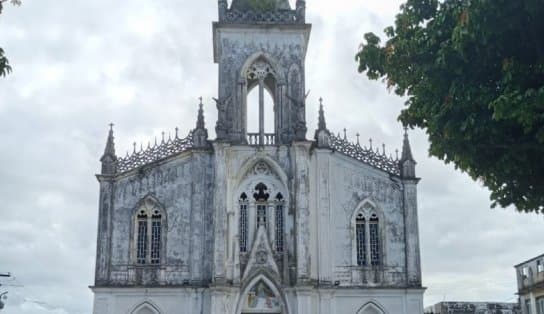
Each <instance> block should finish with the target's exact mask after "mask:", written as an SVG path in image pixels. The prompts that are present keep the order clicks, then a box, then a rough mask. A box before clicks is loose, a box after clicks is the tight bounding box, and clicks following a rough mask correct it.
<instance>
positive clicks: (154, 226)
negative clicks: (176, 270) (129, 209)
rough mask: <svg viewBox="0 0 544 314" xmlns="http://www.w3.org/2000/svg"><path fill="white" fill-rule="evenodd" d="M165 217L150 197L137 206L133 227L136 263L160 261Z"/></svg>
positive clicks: (143, 263)
mask: <svg viewBox="0 0 544 314" xmlns="http://www.w3.org/2000/svg"><path fill="white" fill-rule="evenodd" d="M165 219H166V217H165V215H164V213H163V211H162V210H161V208H160V207H159V206H158V205H157V203H156V202H155V201H154V200H152V199H146V200H144V201H143V202H142V204H141V206H140V207H139V208H138V211H137V213H136V225H135V228H134V231H135V236H134V239H135V242H136V243H135V251H136V263H137V264H139V265H146V264H151V265H158V264H160V263H161V258H162V251H163V241H164V236H163V234H164V225H165V224H164V221H165Z"/></svg>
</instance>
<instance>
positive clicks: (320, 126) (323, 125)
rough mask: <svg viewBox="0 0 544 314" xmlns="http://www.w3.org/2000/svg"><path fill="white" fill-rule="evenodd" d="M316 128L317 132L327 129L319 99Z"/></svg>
mask: <svg viewBox="0 0 544 314" xmlns="http://www.w3.org/2000/svg"><path fill="white" fill-rule="evenodd" d="M317 128H318V129H319V130H326V129H327V122H326V121H325V111H324V110H323V98H322V97H320V98H319V122H318V126H317Z"/></svg>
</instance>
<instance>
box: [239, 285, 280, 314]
mask: <svg viewBox="0 0 544 314" xmlns="http://www.w3.org/2000/svg"><path fill="white" fill-rule="evenodd" d="M242 302H243V303H242V314H260V313H269V314H283V313H282V310H281V304H282V301H281V299H280V297H279V296H277V295H276V294H274V292H273V291H272V289H270V287H269V286H268V285H267V284H266V283H265V282H264V281H262V280H260V281H258V282H257V283H256V284H255V285H254V286H253V288H251V289H250V290H249V291H248V293H247V294H246V295H245V296H244V297H243V299H242Z"/></svg>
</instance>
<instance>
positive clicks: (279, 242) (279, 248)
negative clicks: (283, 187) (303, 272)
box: [275, 193, 284, 253]
mask: <svg viewBox="0 0 544 314" xmlns="http://www.w3.org/2000/svg"><path fill="white" fill-rule="evenodd" d="M283 205H284V202H283V195H281V193H278V195H276V216H275V218H276V230H275V231H276V252H278V253H281V252H283V242H284V241H283V233H284V223H283V210H284V209H283Z"/></svg>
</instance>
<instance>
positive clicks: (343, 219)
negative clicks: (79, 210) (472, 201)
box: [91, 0, 424, 314]
mask: <svg viewBox="0 0 544 314" xmlns="http://www.w3.org/2000/svg"><path fill="white" fill-rule="evenodd" d="M218 6H219V21H218V22H215V23H214V24H213V40H214V61H215V62H216V63H217V64H218V66H219V92H218V96H217V99H214V100H215V106H216V108H217V110H218V120H217V122H216V125H215V131H216V138H215V139H210V138H209V137H208V131H207V129H206V125H205V121H204V110H203V104H202V101H201V103H200V108H199V111H198V116H197V123H196V127H195V128H194V129H193V130H191V131H190V132H189V135H188V136H186V137H183V136H180V135H179V134H178V130H177V129H176V132H175V135H174V136H172V137H169V138H165V137H164V136H163V138H162V140H160V141H159V142H156V143H155V144H154V145H149V146H148V147H147V149H139V150H137V149H136V147H135V149H134V152H133V153H132V154H131V155H127V156H126V157H118V156H117V155H116V153H115V147H114V135H113V129H111V130H110V133H109V136H108V140H107V144H106V149H105V151H104V155H103V156H102V158H101V162H102V171H101V173H100V174H99V175H98V176H97V178H98V181H99V184H100V197H99V223H98V238H97V254H96V274H95V283H94V285H93V286H92V287H91V289H92V291H93V292H94V309H93V313H95V314H120V313H127V314H149V313H154V314H158V313H161V314H185V313H192V314H193V313H194V314H196V313H198V314H210V313H213V314H223V313H229V314H255V313H269V314H280V313H281V314H316V313H318V314H333V313H339V314H340V313H353V314H415V313H418V314H420V313H423V293H424V288H423V287H422V284H421V264H420V253H419V250H420V249H419V234H418V218H417V183H418V181H419V179H418V178H417V177H416V175H415V165H416V163H415V161H414V159H413V158H412V153H411V150H410V144H409V141H408V137H407V135H406V134H405V137H404V142H403V149H402V154H401V156H397V157H396V158H395V157H391V156H387V155H386V154H385V152H384V151H381V150H379V149H376V148H373V147H372V144H370V146H369V147H365V146H362V145H360V144H359V143H358V142H356V143H351V142H349V141H348V140H347V138H346V136H345V135H344V136H341V135H335V134H333V133H332V132H330V131H329V130H328V129H327V126H326V121H325V113H324V110H323V104H321V106H320V110H319V113H318V114H319V125H318V128H317V130H316V131H315V133H314V134H313V139H308V138H307V133H308V130H307V125H306V106H305V104H306V96H307V95H306V94H305V90H306V89H305V56H306V50H307V45H308V40H309V37H310V31H311V25H309V24H307V23H306V21H305V9H306V8H305V6H306V4H305V1H303V0H298V1H297V2H296V8H294V9H292V8H291V7H290V6H289V3H288V2H287V0H269V1H255V0H233V2H232V4H231V5H230V7H229V5H228V4H227V2H226V0H219V1H218ZM251 91H256V93H258V101H257V103H255V104H254V103H252V102H251V101H248V94H249V93H250V92H251ZM267 93H268V95H270V98H271V99H272V101H273V124H274V127H273V131H272V132H265V131H266V130H265V119H267V118H268V117H265V101H264V99H265V95H266V94H267ZM250 106H255V107H256V108H258V110H256V111H257V112H258V116H248V115H249V114H248V111H249V110H248V108H249V107H250ZM254 109H255V108H254ZM249 120H253V121H258V123H257V124H258V126H259V127H258V130H255V131H254V132H249V131H248V121H249ZM271 120H272V119H271Z"/></svg>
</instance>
